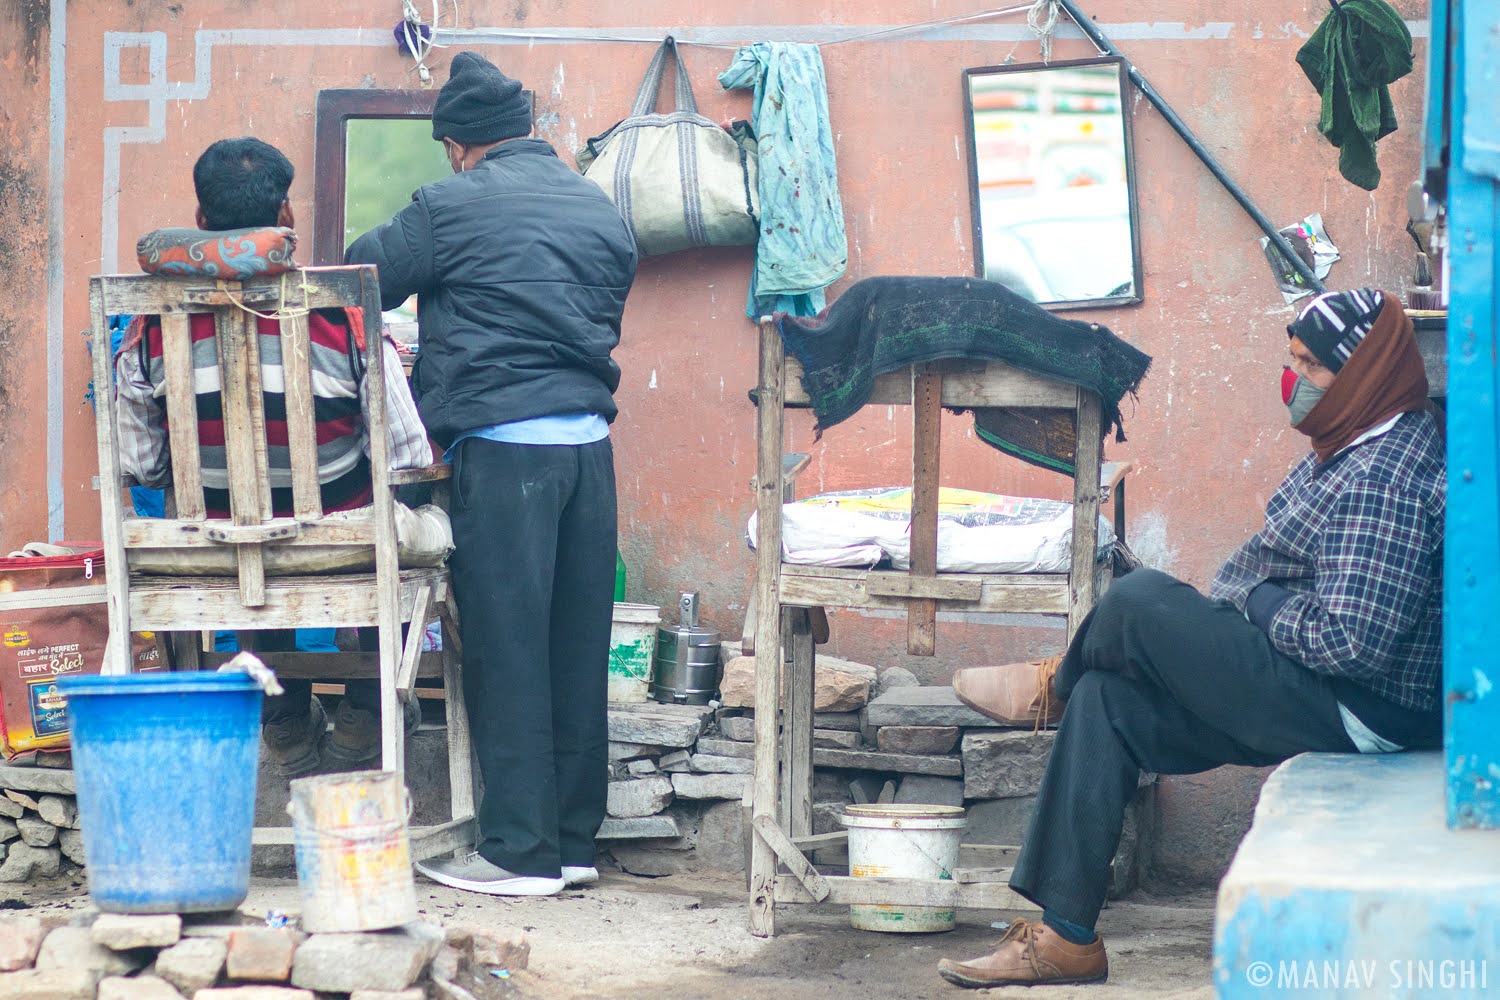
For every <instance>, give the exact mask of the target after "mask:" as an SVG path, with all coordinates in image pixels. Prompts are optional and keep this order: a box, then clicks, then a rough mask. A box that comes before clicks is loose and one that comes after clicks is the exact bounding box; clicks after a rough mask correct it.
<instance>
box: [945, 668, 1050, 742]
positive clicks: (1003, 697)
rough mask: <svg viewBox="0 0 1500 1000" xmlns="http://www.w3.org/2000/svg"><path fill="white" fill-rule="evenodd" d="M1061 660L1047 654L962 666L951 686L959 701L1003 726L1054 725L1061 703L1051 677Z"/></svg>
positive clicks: (1033, 726)
mask: <svg viewBox="0 0 1500 1000" xmlns="http://www.w3.org/2000/svg"><path fill="white" fill-rule="evenodd" d="M1062 660H1063V658H1062V657H1061V656H1049V657H1047V658H1046V659H1044V660H1032V661H1030V662H1026V663H1006V664H1003V665H1001V666H998V667H965V668H963V669H962V670H960V671H958V672H957V673H955V674H954V675H953V690H954V691H955V692H957V693H958V700H959V701H961V702H963V703H964V704H965V705H968V706H969V707H970V708H972V709H974V710H975V711H976V712H981V713H983V714H984V715H987V716H989V717H990V718H991V719H994V720H995V721H996V722H1001V723H1004V724H1005V725H1007V726H1030V727H1031V728H1033V729H1041V728H1043V727H1045V726H1055V725H1057V722H1058V720H1059V719H1061V718H1062V710H1063V705H1064V704H1065V703H1064V702H1063V701H1062V700H1061V699H1059V698H1058V697H1057V695H1056V693H1055V692H1054V691H1053V687H1052V678H1053V676H1054V675H1055V674H1056V673H1057V668H1058V667H1059V666H1061V665H1062Z"/></svg>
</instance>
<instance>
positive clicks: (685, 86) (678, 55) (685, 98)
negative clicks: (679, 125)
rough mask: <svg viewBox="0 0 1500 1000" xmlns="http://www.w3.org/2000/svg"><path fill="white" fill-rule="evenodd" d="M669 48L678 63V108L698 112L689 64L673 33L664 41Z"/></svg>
mask: <svg viewBox="0 0 1500 1000" xmlns="http://www.w3.org/2000/svg"><path fill="white" fill-rule="evenodd" d="M662 44H664V45H665V46H666V47H667V48H669V49H671V50H672V58H673V59H674V60H675V61H676V63H677V81H676V83H677V110H678V111H691V112H692V113H693V114H695V115H696V114H697V113H698V102H697V100H695V99H694V97H693V81H692V80H689V79H688V72H687V66H686V65H684V64H683V61H682V50H681V49H679V48H678V47H677V39H675V38H673V37H672V36H671V35H668V36H667V40H666V41H665V42H663V43H662Z"/></svg>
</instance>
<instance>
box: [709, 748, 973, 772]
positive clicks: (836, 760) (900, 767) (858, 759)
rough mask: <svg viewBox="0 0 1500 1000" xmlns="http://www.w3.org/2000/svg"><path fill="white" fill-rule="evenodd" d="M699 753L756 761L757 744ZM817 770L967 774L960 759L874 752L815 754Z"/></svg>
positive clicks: (828, 752)
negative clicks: (832, 768) (831, 768)
mask: <svg viewBox="0 0 1500 1000" xmlns="http://www.w3.org/2000/svg"><path fill="white" fill-rule="evenodd" d="M698 752H699V753H706V754H711V755H713V756H718V757H743V758H747V759H753V758H754V757H755V744H753V743H737V742H735V741H734V740H712V739H708V740H699V741H698ZM813 765H814V766H815V767H841V768H846V769H848V770H851V771H896V772H900V773H902V774H936V775H941V776H943V777H949V778H956V777H958V776H959V775H961V774H963V763H962V762H961V761H960V760H959V758H958V757H957V756H947V755H945V756H938V755H930V756H929V755H917V754H905V753H880V752H878V751H874V750H828V749H821V748H818V749H814V750H813Z"/></svg>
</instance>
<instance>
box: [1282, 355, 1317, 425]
mask: <svg viewBox="0 0 1500 1000" xmlns="http://www.w3.org/2000/svg"><path fill="white" fill-rule="evenodd" d="M1326 391H1327V390H1326V389H1320V388H1318V387H1317V386H1315V385H1313V384H1312V383H1311V382H1309V381H1308V380H1307V379H1305V378H1303V377H1302V376H1301V375H1298V374H1297V373H1296V372H1294V371H1292V370H1291V369H1290V368H1283V369H1282V370H1281V401H1282V402H1283V403H1285V404H1286V408H1287V410H1288V411H1289V412H1290V413H1291V416H1292V426H1293V427H1296V426H1297V425H1298V424H1300V423H1302V421H1303V420H1305V419H1306V418H1307V415H1308V414H1309V413H1311V412H1312V408H1313V407H1314V406H1317V405H1318V401H1319V400H1321V399H1322V398H1323V393H1324V392H1326Z"/></svg>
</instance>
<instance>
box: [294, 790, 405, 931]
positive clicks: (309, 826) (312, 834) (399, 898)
mask: <svg viewBox="0 0 1500 1000" xmlns="http://www.w3.org/2000/svg"><path fill="white" fill-rule="evenodd" d="M287 812H288V813H290V814H291V817H292V827H293V831H294V839H295V843H296V850H297V885H298V887H299V888H300V889H301V890H302V927H303V929H304V930H306V931H309V932H312V933H320V932H324V931H331V932H339V931H375V930H381V929H382V928H386V927H398V926H400V925H401V924H404V923H408V922H410V921H412V920H415V919H417V894H416V887H415V886H414V885H413V884H412V877H411V851H410V847H409V846H408V843H407V836H406V821H407V818H408V816H409V815H410V813H411V796H410V795H408V794H407V791H406V787H405V786H404V785H403V784H402V783H401V778H400V776H399V775H398V774H396V773H394V772H391V771H355V772H353V773H350V774H328V775H319V776H317V777H312V778H298V779H297V780H296V781H293V782H292V800H291V802H290V803H289V804H288V805H287Z"/></svg>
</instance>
